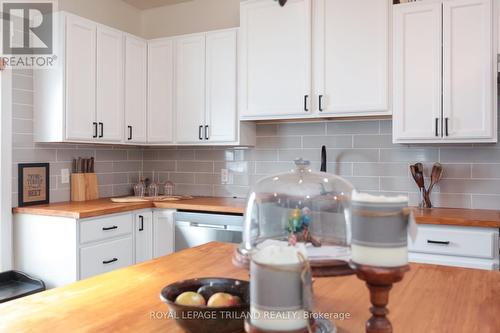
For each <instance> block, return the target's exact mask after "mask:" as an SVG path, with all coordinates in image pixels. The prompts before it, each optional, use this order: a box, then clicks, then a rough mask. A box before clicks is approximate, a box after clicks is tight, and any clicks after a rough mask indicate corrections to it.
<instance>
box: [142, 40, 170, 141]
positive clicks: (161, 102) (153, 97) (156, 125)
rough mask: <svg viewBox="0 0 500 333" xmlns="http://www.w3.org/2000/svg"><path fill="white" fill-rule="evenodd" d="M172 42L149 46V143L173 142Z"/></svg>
mask: <svg viewBox="0 0 500 333" xmlns="http://www.w3.org/2000/svg"><path fill="white" fill-rule="evenodd" d="M173 85H174V52H173V40H172V39H166V40H161V41H153V42H149V45H148V142H151V143H172V142H173V133H172V131H173V110H174V95H173Z"/></svg>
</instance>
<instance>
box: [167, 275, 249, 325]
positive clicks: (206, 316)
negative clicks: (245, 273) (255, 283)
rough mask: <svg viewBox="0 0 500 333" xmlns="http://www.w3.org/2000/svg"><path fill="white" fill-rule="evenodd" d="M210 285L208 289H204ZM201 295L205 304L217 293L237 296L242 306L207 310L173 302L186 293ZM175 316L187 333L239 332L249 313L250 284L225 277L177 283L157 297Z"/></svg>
mask: <svg viewBox="0 0 500 333" xmlns="http://www.w3.org/2000/svg"><path fill="white" fill-rule="evenodd" d="M206 286H211V287H206ZM201 287H205V288H204V289H205V290H203V291H202V292H200V293H201V294H202V295H203V297H204V298H205V300H206V301H208V299H209V298H210V296H212V295H213V294H214V293H216V292H226V293H228V294H231V295H234V296H238V297H239V298H241V300H242V304H240V305H237V306H230V307H220V308H209V307H206V306H203V307H201V306H186V305H180V304H176V303H175V299H176V298H177V296H179V295H180V294H182V293H183V292H186V291H194V292H197V291H198V289H200V288H201ZM160 298H161V300H162V301H164V302H165V303H167V305H168V307H169V308H170V311H171V312H172V313H173V314H174V315H175V320H176V322H177V324H178V325H179V326H180V327H182V328H183V329H184V330H186V331H187V332H189V333H242V332H245V328H244V327H245V319H246V318H247V317H248V315H249V312H250V284H249V283H248V282H247V281H241V280H233V279H225V278H199V279H192V280H184V281H179V282H176V283H173V284H170V285H168V286H166V287H165V288H163V290H162V291H161V294H160Z"/></svg>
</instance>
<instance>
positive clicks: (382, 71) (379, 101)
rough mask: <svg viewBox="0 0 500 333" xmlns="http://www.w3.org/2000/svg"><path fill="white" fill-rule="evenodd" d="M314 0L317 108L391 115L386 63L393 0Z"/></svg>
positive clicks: (328, 110)
mask: <svg viewBox="0 0 500 333" xmlns="http://www.w3.org/2000/svg"><path fill="white" fill-rule="evenodd" d="M314 3H315V10H314V27H315V30H314V36H317V39H315V45H314V51H315V52H314V54H315V59H314V60H315V61H314V64H315V72H314V74H315V81H316V91H317V94H316V98H318V100H317V101H316V103H315V105H316V107H315V109H316V110H317V111H319V112H320V114H328V115H329V116H332V114H348V115H349V114H353V115H356V114H360V115H363V114H365V115H366V114H368V115H369V114H374V113H376V114H383V113H390V111H389V105H388V92H389V90H388V81H389V67H388V64H389V8H392V1H390V2H389V1H388V0H370V1H366V0H349V1H345V0H317V1H315V2H314ZM318 95H319V96H321V97H319V96H318ZM319 98H321V103H320V102H319ZM320 104H321V105H320ZM320 107H321V110H320Z"/></svg>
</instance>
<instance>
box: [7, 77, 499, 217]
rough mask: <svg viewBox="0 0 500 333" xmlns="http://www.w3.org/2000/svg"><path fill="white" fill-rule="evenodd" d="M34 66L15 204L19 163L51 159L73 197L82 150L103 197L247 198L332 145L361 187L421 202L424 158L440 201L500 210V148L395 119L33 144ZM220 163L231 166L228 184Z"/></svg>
mask: <svg viewBox="0 0 500 333" xmlns="http://www.w3.org/2000/svg"><path fill="white" fill-rule="evenodd" d="M31 76H32V71H17V72H16V73H14V80H13V84H14V90H13V163H14V165H13V173H14V179H13V199H14V203H16V202H17V163H21V162H50V163H51V192H50V193H51V201H53V202H57V201H67V200H69V185H68V184H62V183H61V181H60V173H61V169H65V168H70V167H71V160H72V159H73V158H75V157H79V156H82V157H89V156H95V157H96V173H97V174H98V177H99V183H100V186H99V191H100V194H101V196H103V197H108V196H117V195H128V194H130V193H131V192H132V184H134V183H136V182H137V181H138V179H139V177H140V176H141V175H142V176H146V177H152V176H153V172H154V175H155V180H156V181H160V182H164V181H166V180H171V181H172V182H174V183H175V185H176V189H175V191H176V194H186V195H215V196H226V197H232V196H237V197H246V196H247V194H248V193H249V191H250V189H251V187H252V185H253V184H255V183H256V182H257V181H258V180H259V179H261V178H262V177H266V176H269V175H272V174H275V173H279V172H286V171H289V170H291V169H292V168H294V163H293V160H294V159H295V158H299V157H302V158H305V159H309V160H310V161H311V168H312V169H314V170H319V167H320V156H321V154H320V153H321V146H322V145H325V146H326V147H327V149H328V150H327V152H328V164H327V168H328V172H331V173H335V174H339V175H341V176H344V177H346V178H347V179H348V180H349V181H350V182H351V183H352V184H353V185H354V186H355V187H356V188H357V189H359V190H361V191H368V192H370V193H375V194H386V195H397V194H406V195H409V198H410V204H413V205H416V204H418V200H419V193H418V189H417V187H416V185H415V183H414V181H413V179H412V178H411V176H410V173H409V168H408V167H409V164H411V163H415V162H423V163H424V165H425V175H426V182H427V184H429V181H430V180H429V177H430V172H431V169H432V165H433V163H435V162H441V163H442V164H443V166H444V174H443V180H442V182H441V183H440V185H439V186H437V187H436V188H435V190H434V193H433V195H432V201H433V203H434V205H436V206H443V207H463V208H483V209H500V145H499V144H477V145H476V144H475V145H397V144H392V135H391V134H392V122H391V120H390V119H381V120H376V119H374V120H338V121H331V120H325V121H316V122H290V123H259V124H257V145H256V147H254V148H248V149H245V148H223V147H210V146H204V147H195V146H182V147H150V148H141V147H124V146H98V145H92V144H37V143H33V135H32V133H33V129H32V121H33V120H32V119H33V92H32V89H33V85H32V78H31ZM221 169H227V170H228V172H229V183H228V184H222V182H221Z"/></svg>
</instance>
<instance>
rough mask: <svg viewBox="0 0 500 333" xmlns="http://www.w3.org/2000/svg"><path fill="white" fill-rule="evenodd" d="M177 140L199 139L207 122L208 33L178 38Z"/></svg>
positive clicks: (197, 140)
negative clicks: (206, 70) (206, 68)
mask: <svg viewBox="0 0 500 333" xmlns="http://www.w3.org/2000/svg"><path fill="white" fill-rule="evenodd" d="M175 48H176V68H175V86H176V89H175V92H176V107H175V115H176V117H175V118H176V127H175V131H176V138H177V140H176V142H177V143H199V142H201V141H202V140H204V134H203V129H204V126H205V35H194V36H189V37H182V38H179V39H177V40H176V42H175Z"/></svg>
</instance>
